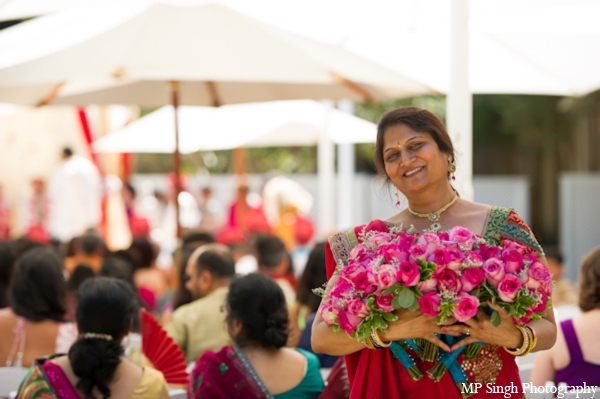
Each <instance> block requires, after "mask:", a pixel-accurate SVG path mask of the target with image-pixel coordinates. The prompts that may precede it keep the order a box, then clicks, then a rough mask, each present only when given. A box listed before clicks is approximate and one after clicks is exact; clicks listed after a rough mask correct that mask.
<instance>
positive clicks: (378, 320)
mask: <svg viewBox="0 0 600 399" xmlns="http://www.w3.org/2000/svg"><path fill="white" fill-rule="evenodd" d="M373 321H374V323H373V324H374V325H375V328H378V329H380V330H385V329H386V328H387V327H388V325H387V323H386V322H385V320H383V317H381V316H377V317H375V319H374V320H373Z"/></svg>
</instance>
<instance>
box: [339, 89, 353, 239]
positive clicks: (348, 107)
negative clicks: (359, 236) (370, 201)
mask: <svg viewBox="0 0 600 399" xmlns="http://www.w3.org/2000/svg"><path fill="white" fill-rule="evenodd" d="M338 109H340V110H341V111H344V112H347V113H349V114H350V115H354V103H353V102H352V101H351V100H347V99H344V100H340V101H338ZM337 148H338V152H337V155H338V157H337V170H338V186H337V187H338V190H337V194H338V197H337V201H336V204H337V226H338V227H339V228H341V229H349V228H350V227H352V226H354V220H353V218H352V211H353V210H354V163H355V161H354V159H355V156H354V155H355V154H354V143H344V144H338V147H337Z"/></svg>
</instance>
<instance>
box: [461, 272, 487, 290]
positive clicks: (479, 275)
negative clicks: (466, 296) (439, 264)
mask: <svg viewBox="0 0 600 399" xmlns="http://www.w3.org/2000/svg"><path fill="white" fill-rule="evenodd" d="M483 280H485V273H484V272H483V270H482V269H481V268H479V267H468V268H466V269H464V270H463V271H462V274H461V276H460V282H461V283H462V290H463V291H465V292H471V291H473V290H474V289H475V288H476V287H479V285H480V284H481V283H483Z"/></svg>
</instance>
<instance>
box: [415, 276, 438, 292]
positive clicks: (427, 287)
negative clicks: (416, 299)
mask: <svg viewBox="0 0 600 399" xmlns="http://www.w3.org/2000/svg"><path fill="white" fill-rule="evenodd" d="M437 282H438V281H437V278H433V277H432V278H430V279H429V280H425V281H421V282H420V283H419V284H418V285H417V288H418V289H419V291H421V292H430V291H437Z"/></svg>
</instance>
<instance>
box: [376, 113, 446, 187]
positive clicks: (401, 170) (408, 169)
mask: <svg viewBox="0 0 600 399" xmlns="http://www.w3.org/2000/svg"><path fill="white" fill-rule="evenodd" d="M383 161H384V164H385V172H386V174H387V175H388V177H389V178H390V179H391V180H392V182H393V183H394V185H395V186H396V187H397V188H398V190H400V191H401V192H402V193H403V194H404V195H406V196H407V197H410V195H411V193H418V192H420V191H422V190H424V189H425V188H427V187H430V186H431V185H436V184H443V183H444V182H447V180H448V155H447V154H444V153H443V152H441V151H440V149H439V148H438V146H437V143H436V142H435V140H434V139H433V137H432V136H431V134H429V133H427V132H416V131H414V130H412V129H411V128H410V127H408V126H406V125H404V124H400V125H395V126H392V127H390V128H388V129H387V130H386V131H385V134H384V137H383Z"/></svg>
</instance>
